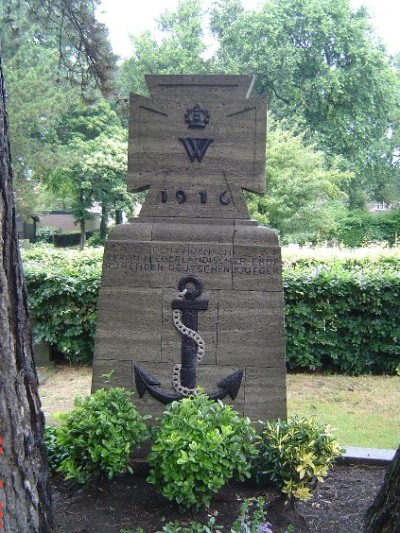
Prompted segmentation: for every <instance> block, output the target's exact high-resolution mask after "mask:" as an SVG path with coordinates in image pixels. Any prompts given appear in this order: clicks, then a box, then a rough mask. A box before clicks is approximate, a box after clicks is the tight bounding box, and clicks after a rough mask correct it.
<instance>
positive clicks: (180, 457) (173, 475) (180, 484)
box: [148, 392, 257, 508]
mask: <svg viewBox="0 0 400 533" xmlns="http://www.w3.org/2000/svg"><path fill="white" fill-rule="evenodd" d="M256 441H257V435H256V432H255V429H254V428H253V427H252V426H251V423H250V420H249V419H248V418H243V417H241V416H240V415H239V414H238V413H237V412H236V411H234V410H233V409H232V408H231V407H230V406H229V405H225V404H223V403H222V402H221V401H217V402H215V401H212V400H210V399H209V398H208V397H207V396H206V395H205V394H204V393H202V392H199V393H198V394H197V395H196V396H193V397H189V398H184V399H183V400H181V401H179V402H173V403H172V404H170V406H168V409H167V410H166V411H165V412H164V414H163V416H162V418H161V421H160V427H159V429H158V431H157V435H156V439H155V442H154V444H153V446H152V448H151V452H150V454H149V456H148V460H149V465H150V475H149V477H148V481H149V482H150V483H153V484H154V485H156V487H157V488H158V489H159V490H160V491H161V493H162V494H163V495H164V496H165V497H166V498H168V499H169V500H171V501H176V502H177V503H178V504H179V505H180V506H181V507H183V508H190V507H201V506H202V505H205V506H207V507H208V506H209V504H210V500H211V498H212V496H213V495H214V494H215V493H216V492H217V491H218V489H220V488H221V487H222V486H223V485H224V484H225V483H226V482H227V481H228V480H229V479H231V478H232V477H234V476H237V477H238V478H239V479H241V480H243V479H244V478H245V477H250V470H251V460H252V459H254V458H255V456H256V455H257V448H256Z"/></svg>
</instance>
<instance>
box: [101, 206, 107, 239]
mask: <svg viewBox="0 0 400 533" xmlns="http://www.w3.org/2000/svg"><path fill="white" fill-rule="evenodd" d="M107 226H108V210H107V208H106V206H105V205H102V206H101V219H100V237H101V238H102V239H103V240H106V237H107Z"/></svg>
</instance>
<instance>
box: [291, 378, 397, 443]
mask: <svg viewBox="0 0 400 533" xmlns="http://www.w3.org/2000/svg"><path fill="white" fill-rule="evenodd" d="M287 387H288V413H289V415H290V414H295V413H296V414H297V415H302V416H311V415H312V416H314V417H315V419H316V420H317V421H318V422H321V423H324V424H330V425H331V426H332V427H334V428H336V432H335V435H336V437H337V439H338V440H339V442H340V444H341V445H343V446H344V447H345V446H362V447H367V448H392V449H395V448H397V447H398V446H399V443H400V376H358V377H350V376H341V375H337V376H325V375H319V374H317V375H316V374H288V376H287Z"/></svg>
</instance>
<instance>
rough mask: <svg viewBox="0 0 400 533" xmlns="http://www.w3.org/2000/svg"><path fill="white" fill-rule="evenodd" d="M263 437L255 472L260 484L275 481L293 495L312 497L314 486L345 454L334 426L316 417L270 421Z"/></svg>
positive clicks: (264, 426) (283, 490)
mask: <svg viewBox="0 0 400 533" xmlns="http://www.w3.org/2000/svg"><path fill="white" fill-rule="evenodd" d="M260 437H261V446H260V450H259V455H258V458H257V459H256V460H255V462H254V475H255V477H256V479H257V481H258V482H259V483H264V482H268V481H272V482H274V483H275V484H276V485H277V486H278V487H279V488H280V489H281V490H282V492H284V493H285V494H287V495H288V497H289V498H298V499H300V500H306V499H308V498H310V497H311V494H310V489H312V488H314V486H315V485H316V483H317V482H318V481H323V480H324V478H325V477H326V475H327V473H328V469H329V468H331V467H332V466H333V462H334V460H335V458H337V457H339V456H340V454H341V449H340V447H339V444H338V442H337V441H336V439H335V438H334V437H333V430H332V429H331V428H330V426H328V425H325V426H321V425H319V424H317V422H316V421H315V420H314V419H313V418H310V419H306V418H297V417H296V416H294V417H291V418H289V419H288V420H280V419H278V420H277V421H273V422H267V423H265V424H264V425H263V429H262V431H261V434H260Z"/></svg>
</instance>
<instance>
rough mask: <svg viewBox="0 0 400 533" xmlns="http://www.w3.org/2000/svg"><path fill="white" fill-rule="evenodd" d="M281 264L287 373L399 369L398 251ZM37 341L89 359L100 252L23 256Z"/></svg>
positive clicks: (290, 259) (296, 258)
mask: <svg viewBox="0 0 400 533" xmlns="http://www.w3.org/2000/svg"><path fill="white" fill-rule="evenodd" d="M331 255H333V257H321V256H320V254H319V253H317V252H315V253H314V255H305V254H304V253H303V254H302V255H301V254H299V255H296V254H295V255H293V256H290V255H287V256H286V258H285V261H284V289H285V303H286V305H285V315H286V316H285V320H286V350H287V364H288V368H290V369H304V370H312V371H313V370H324V371H331V372H342V373H347V374H362V373H387V374H394V373H396V369H399V368H400V344H399V341H400V298H399V295H400V251H398V250H396V249H393V250H392V251H382V250H379V252H378V253H376V252H375V253H373V252H371V251H369V253H363V254H362V255H360V254H359V255H355V254H350V255H348V254H347V255H346V254H345V253H343V252H336V255H335V253H332V254H331ZM23 259H24V270H25V279H26V284H27V288H28V299H29V305H30V309H31V314H32V315H33V316H35V318H36V320H37V324H36V325H35V326H34V339H35V341H36V342H40V341H44V342H48V343H50V344H51V345H53V346H54V347H55V348H57V349H58V350H59V351H61V352H64V353H65V354H66V356H67V357H68V358H69V359H70V360H71V361H73V362H82V363H88V362H90V361H91V360H92V357H93V345H94V334H95V326H96V312H97V299H98V293H99V287H100V277H101V259H102V249H91V250H87V251H86V252H77V251H71V250H69V251H62V250H54V249H51V248H46V247H40V248H39V247H37V248H35V247H34V248H32V249H31V250H28V251H24V252H23Z"/></svg>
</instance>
